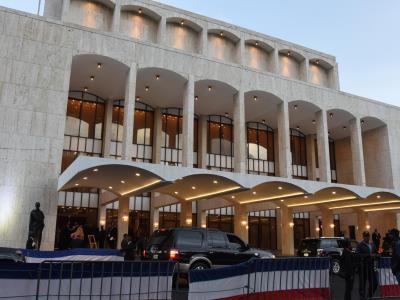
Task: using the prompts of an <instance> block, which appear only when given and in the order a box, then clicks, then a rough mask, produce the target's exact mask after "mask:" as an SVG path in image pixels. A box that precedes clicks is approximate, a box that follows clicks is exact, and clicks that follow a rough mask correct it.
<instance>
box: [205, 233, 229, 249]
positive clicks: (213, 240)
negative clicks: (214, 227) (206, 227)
mask: <svg viewBox="0 0 400 300" xmlns="http://www.w3.org/2000/svg"><path fill="white" fill-rule="evenodd" d="M208 245H209V246H210V247H212V248H227V246H226V241H225V234H224V233H222V232H218V231H209V232H208Z"/></svg>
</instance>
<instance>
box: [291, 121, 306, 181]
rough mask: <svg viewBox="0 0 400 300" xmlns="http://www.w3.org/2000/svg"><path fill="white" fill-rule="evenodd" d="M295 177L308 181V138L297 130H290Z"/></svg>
mask: <svg viewBox="0 0 400 300" xmlns="http://www.w3.org/2000/svg"><path fill="white" fill-rule="evenodd" d="M290 151H291V152H292V172H293V177H294V178H298V179H307V178H308V176H307V152H306V136H305V135H304V134H303V133H302V132H301V131H299V130H297V129H290Z"/></svg>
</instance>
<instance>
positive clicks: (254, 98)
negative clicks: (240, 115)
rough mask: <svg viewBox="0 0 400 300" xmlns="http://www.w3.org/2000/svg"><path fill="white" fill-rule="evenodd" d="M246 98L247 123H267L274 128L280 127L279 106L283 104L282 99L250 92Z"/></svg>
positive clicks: (262, 93) (261, 92)
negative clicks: (278, 118)
mask: <svg viewBox="0 0 400 300" xmlns="http://www.w3.org/2000/svg"><path fill="white" fill-rule="evenodd" d="M244 98H245V115H246V122H260V123H265V124H267V125H269V126H271V127H272V128H276V127H277V126H278V122H277V115H278V105H279V104H280V103H282V100H281V99H280V98H278V97H277V96H275V95H274V94H271V93H268V92H264V91H248V92H246V93H245V96H244ZM264 121H265V122H264Z"/></svg>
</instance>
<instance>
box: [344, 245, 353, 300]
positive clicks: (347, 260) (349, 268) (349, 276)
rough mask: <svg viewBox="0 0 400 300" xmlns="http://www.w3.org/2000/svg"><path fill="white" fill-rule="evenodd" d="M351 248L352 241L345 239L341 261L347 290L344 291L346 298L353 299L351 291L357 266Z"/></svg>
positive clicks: (346, 299) (347, 299)
mask: <svg viewBox="0 0 400 300" xmlns="http://www.w3.org/2000/svg"><path fill="white" fill-rule="evenodd" d="M352 250H353V249H352V248H351V243H350V241H349V240H347V239H346V240H344V241H343V252H342V256H341V258H340V262H341V265H342V268H343V271H342V272H343V273H342V274H343V277H344V280H345V284H346V287H345V292H344V300H351V292H352V290H353V284H354V274H355V266H356V258H355V256H354V253H353V251H352Z"/></svg>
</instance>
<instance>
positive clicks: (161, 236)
mask: <svg viewBox="0 0 400 300" xmlns="http://www.w3.org/2000/svg"><path fill="white" fill-rule="evenodd" d="M169 235H170V231H168V230H163V231H155V232H154V233H153V235H152V236H151V239H150V241H149V245H161V244H163V243H164V242H165V241H166V239H167V238H168V237H169Z"/></svg>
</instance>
